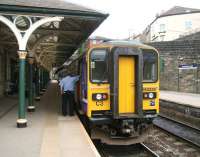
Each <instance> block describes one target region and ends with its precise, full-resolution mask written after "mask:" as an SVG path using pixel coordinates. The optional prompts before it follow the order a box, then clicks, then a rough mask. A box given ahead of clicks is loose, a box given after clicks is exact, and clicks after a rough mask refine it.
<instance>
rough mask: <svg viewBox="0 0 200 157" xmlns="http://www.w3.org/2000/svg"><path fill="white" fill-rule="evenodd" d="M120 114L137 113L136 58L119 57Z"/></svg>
mask: <svg viewBox="0 0 200 157" xmlns="http://www.w3.org/2000/svg"><path fill="white" fill-rule="evenodd" d="M118 64H119V76H118V77H119V91H118V92H119V94H118V95H119V97H118V99H119V100H118V101H119V106H118V107H119V114H123V113H134V112H135V58H134V57H133V56H130V57H129V56H119V63H118Z"/></svg>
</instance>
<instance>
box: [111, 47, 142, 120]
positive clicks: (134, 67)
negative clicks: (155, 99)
mask: <svg viewBox="0 0 200 157" xmlns="http://www.w3.org/2000/svg"><path fill="white" fill-rule="evenodd" d="M142 61H143V60H142V53H141V52H140V50H138V49H135V48H131V47H114V48H113V49H112V51H111V53H110V56H109V64H110V65H109V79H110V99H111V110H112V113H113V118H115V119H120V118H125V117H128V118H132V117H142V74H143V62H142Z"/></svg>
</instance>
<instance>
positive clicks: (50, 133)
mask: <svg viewBox="0 0 200 157" xmlns="http://www.w3.org/2000/svg"><path fill="white" fill-rule="evenodd" d="M60 103H61V98H60V94H59V89H58V86H57V84H51V85H50V86H49V88H48V89H47V92H46V93H45V95H44V96H42V97H41V101H40V102H37V103H36V104H35V105H36V111H35V112H34V113H27V120H28V127H27V128H23V129H18V128H16V123H15V121H16V117H17V105H15V107H13V108H12V110H9V112H7V113H6V114H5V115H4V116H3V117H1V118H0V139H1V142H0V152H1V155H0V156H2V157H13V156H16V157H95V156H99V157H100V155H99V154H98V152H97V150H96V148H95V147H94V145H93V143H92V142H91V140H90V138H89V136H88V135H87V133H86V131H85V129H84V127H83V126H82V124H81V122H80V120H79V119H78V117H77V116H74V117H63V116H61V115H60V113H59V104H60Z"/></svg>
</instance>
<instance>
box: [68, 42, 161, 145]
mask: <svg viewBox="0 0 200 157" xmlns="http://www.w3.org/2000/svg"><path fill="white" fill-rule="evenodd" d="M72 66H73V65H72ZM76 67H77V72H78V75H80V80H79V82H78V84H77V87H76V104H77V105H76V108H77V111H78V113H79V114H80V115H81V117H82V121H83V124H84V125H85V127H86V130H87V131H88V133H89V134H90V136H91V138H92V139H98V140H101V141H102V143H106V144H112V145H114V144H117V145H124V144H127V145H128V144H134V143H141V142H143V141H144V140H145V138H146V137H147V134H148V133H149V131H151V128H152V121H153V119H154V118H155V117H156V116H157V115H158V113H159V53H158V51H157V50H156V49H155V48H153V47H151V46H148V45H145V44H142V43H137V42H131V41H108V42H103V43H101V44H97V45H94V46H92V47H91V48H90V49H88V50H87V51H85V52H84V53H83V54H82V55H81V56H80V57H79V58H78V59H77V61H76Z"/></svg>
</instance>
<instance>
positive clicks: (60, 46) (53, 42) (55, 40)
mask: <svg viewBox="0 0 200 157" xmlns="http://www.w3.org/2000/svg"><path fill="white" fill-rule="evenodd" d="M0 14H1V16H3V17H6V18H7V19H8V20H9V21H11V22H12V23H13V24H14V25H15V26H16V27H17V28H18V29H19V30H20V33H21V34H22V36H23V33H25V32H26V30H28V29H30V28H31V26H32V25H33V24H34V23H36V22H37V21H39V20H41V19H43V18H45V17H49V18H51V17H62V20H60V21H51V22H47V23H45V24H43V25H41V26H40V27H38V28H37V29H35V30H34V32H33V33H32V34H31V36H30V38H29V39H28V42H27V46H26V50H27V51H28V55H30V56H34V57H35V58H36V60H37V62H38V63H40V64H41V65H42V66H43V67H44V68H46V69H48V70H50V69H51V68H52V66H61V65H62V64H63V63H64V62H65V61H66V60H67V59H68V58H69V57H70V56H71V55H72V54H73V53H74V51H75V50H76V49H77V48H78V47H80V45H81V44H82V43H83V42H84V41H85V40H86V39H87V38H88V37H89V36H90V34H91V33H92V32H93V31H94V30H95V29H96V28H97V27H98V26H99V25H100V24H101V23H102V22H103V21H104V20H105V19H106V18H107V16H108V14H105V13H101V12H99V11H96V10H93V9H90V8H86V7H83V6H80V5H77V4H72V3H69V2H67V1H64V0H0ZM0 36H1V39H0V45H3V46H4V47H6V51H10V52H13V51H15V52H16V51H17V50H19V44H18V42H17V39H16V37H15V35H14V33H13V31H11V29H9V27H8V26H6V24H4V23H3V22H0ZM16 54H17V53H16Z"/></svg>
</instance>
